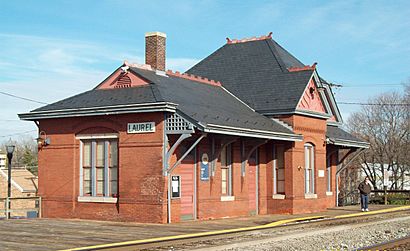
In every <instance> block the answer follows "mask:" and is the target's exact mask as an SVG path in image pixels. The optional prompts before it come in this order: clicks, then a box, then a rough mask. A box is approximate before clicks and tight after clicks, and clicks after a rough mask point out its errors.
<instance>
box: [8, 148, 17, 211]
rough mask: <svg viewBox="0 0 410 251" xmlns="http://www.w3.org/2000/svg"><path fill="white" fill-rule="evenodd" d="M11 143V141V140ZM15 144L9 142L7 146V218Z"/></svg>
mask: <svg viewBox="0 0 410 251" xmlns="http://www.w3.org/2000/svg"><path fill="white" fill-rule="evenodd" d="M10 143H11V142H10ZM14 148H15V146H14V145H12V144H9V145H7V146H6V150H7V159H8V179H7V216H6V218H7V219H10V211H9V210H10V198H11V159H12V158H13V152H14Z"/></svg>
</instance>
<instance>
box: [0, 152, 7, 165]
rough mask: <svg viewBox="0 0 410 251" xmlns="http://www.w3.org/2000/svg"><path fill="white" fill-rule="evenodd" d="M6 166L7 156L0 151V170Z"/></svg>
mask: <svg viewBox="0 0 410 251" xmlns="http://www.w3.org/2000/svg"><path fill="white" fill-rule="evenodd" d="M6 165H7V154H6V153H4V152H2V150H0V169H5V168H6Z"/></svg>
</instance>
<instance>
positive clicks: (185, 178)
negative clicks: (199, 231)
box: [179, 151, 195, 221]
mask: <svg viewBox="0 0 410 251" xmlns="http://www.w3.org/2000/svg"><path fill="white" fill-rule="evenodd" d="M194 157H195V156H194V151H192V152H191V153H190V154H188V155H187V156H186V158H185V159H184V160H183V161H182V162H181V164H180V166H179V175H181V221H184V220H193V219H194V210H195V207H194V179H195V176H194Z"/></svg>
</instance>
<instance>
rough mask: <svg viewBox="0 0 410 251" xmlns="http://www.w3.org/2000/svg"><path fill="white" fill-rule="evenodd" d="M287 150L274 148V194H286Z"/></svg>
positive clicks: (281, 147) (277, 146) (276, 146)
mask: <svg viewBox="0 0 410 251" xmlns="http://www.w3.org/2000/svg"><path fill="white" fill-rule="evenodd" d="M284 160H285V148H284V146H283V145H275V146H274V147H273V194H285V161H284Z"/></svg>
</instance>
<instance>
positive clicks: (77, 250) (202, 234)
mask: <svg viewBox="0 0 410 251" xmlns="http://www.w3.org/2000/svg"><path fill="white" fill-rule="evenodd" d="M407 209H410V206H402V207H394V208H387V209H381V210H376V211H370V212H360V213H354V214H345V215H337V216H334V217H333V219H340V218H350V217H356V216H363V215H370V214H379V213H388V212H395V211H401V210H407ZM324 217H325V216H309V217H302V218H293V219H286V220H280V221H275V222H272V223H268V224H265V225H260V226H253V227H242V228H233V229H225V230H216V231H209V232H200V233H193V234H182V235H174V236H164V237H157V238H150V239H144V240H133V241H124V242H116V243H108V244H100V245H94V246H87V247H80V248H73V249H66V250H61V251H84V250H96V249H108V248H115V247H125V246H131V245H137V244H149V243H154V242H162V241H173V240H181V239H189V238H196V237H205V236H212V235H220V234H230V233H238V232H244V231H252V230H259V229H266V228H272V227H276V226H281V225H284V224H288V223H292V222H298V221H307V220H315V219H321V218H324ZM330 219H332V218H330Z"/></svg>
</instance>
